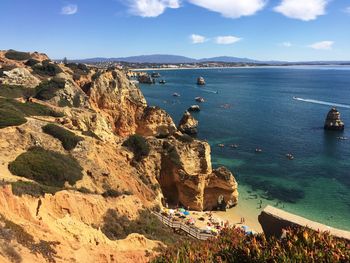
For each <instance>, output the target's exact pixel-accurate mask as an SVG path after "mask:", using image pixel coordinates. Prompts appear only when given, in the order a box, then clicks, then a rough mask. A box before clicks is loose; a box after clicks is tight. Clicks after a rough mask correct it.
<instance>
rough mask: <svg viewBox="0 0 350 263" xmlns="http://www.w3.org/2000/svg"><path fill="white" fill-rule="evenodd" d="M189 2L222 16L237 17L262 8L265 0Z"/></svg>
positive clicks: (192, 0)
mask: <svg viewBox="0 0 350 263" xmlns="http://www.w3.org/2000/svg"><path fill="white" fill-rule="evenodd" d="M189 2H190V3H192V4H194V5H197V6H200V7H203V8H206V9H209V10H211V11H214V12H218V13H220V14H221V15H223V16H224V17H229V18H239V17H241V16H250V15H254V14H255V13H256V12H258V11H259V10H261V9H263V8H264V6H265V5H266V3H267V0H189Z"/></svg>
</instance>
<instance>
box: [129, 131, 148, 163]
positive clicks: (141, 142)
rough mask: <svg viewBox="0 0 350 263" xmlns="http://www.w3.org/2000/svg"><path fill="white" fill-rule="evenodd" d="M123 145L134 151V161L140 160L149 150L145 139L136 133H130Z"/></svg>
mask: <svg viewBox="0 0 350 263" xmlns="http://www.w3.org/2000/svg"><path fill="white" fill-rule="evenodd" d="M123 146H125V147H127V148H128V149H129V150H131V151H132V152H133V153H134V156H135V157H134V158H135V160H136V161H141V160H142V159H143V158H145V157H146V156H147V155H148V154H149V152H150V147H149V145H148V143H147V141H146V139H145V138H144V137H143V136H141V135H137V134H135V135H131V136H130V137H129V138H128V139H127V140H126V141H124V143H123Z"/></svg>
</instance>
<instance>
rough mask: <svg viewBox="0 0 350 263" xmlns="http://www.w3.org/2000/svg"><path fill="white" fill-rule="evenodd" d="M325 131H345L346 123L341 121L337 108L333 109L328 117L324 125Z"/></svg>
mask: <svg viewBox="0 0 350 263" xmlns="http://www.w3.org/2000/svg"><path fill="white" fill-rule="evenodd" d="M324 128H325V130H334V131H342V130H344V123H343V122H342V120H341V119H340V113H339V111H338V110H337V109H336V108H332V109H331V110H330V111H329V112H328V114H327V117H326V121H325V124H324Z"/></svg>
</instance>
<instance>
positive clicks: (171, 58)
mask: <svg viewBox="0 0 350 263" xmlns="http://www.w3.org/2000/svg"><path fill="white" fill-rule="evenodd" d="M75 61H79V62H83V63H96V62H108V61H115V62H128V63H156V64H180V63H182V64H185V63H203V62H224V63H263V62H262V61H258V60H253V59H249V58H238V57H228V56H222V57H213V58H203V59H194V58H189V57H185V56H177V55H162V54H157V55H142V56H132V57H119V58H102V57H97V58H87V59H81V60H75Z"/></svg>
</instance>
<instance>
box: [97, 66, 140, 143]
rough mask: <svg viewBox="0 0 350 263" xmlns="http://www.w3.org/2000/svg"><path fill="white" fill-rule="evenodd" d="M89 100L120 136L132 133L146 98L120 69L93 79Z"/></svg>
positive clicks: (134, 130)
mask: <svg viewBox="0 0 350 263" xmlns="http://www.w3.org/2000/svg"><path fill="white" fill-rule="evenodd" d="M90 102H91V104H92V105H93V107H94V108H95V110H96V111H97V112H101V114H102V115H104V116H105V117H106V118H107V119H108V120H109V121H110V123H111V125H112V129H113V130H114V132H115V133H116V134H118V135H120V136H124V137H125V136H128V135H130V134H134V133H135V132H136V129H137V120H138V119H140V117H141V116H142V114H143V111H144V108H145V107H146V100H145V98H144V97H143V95H142V93H141V91H140V90H139V89H138V88H137V87H136V86H135V85H134V84H132V83H130V81H129V80H128V79H127V77H126V76H125V74H123V73H122V72H120V71H107V72H105V73H102V74H101V75H100V76H99V77H98V78H97V79H96V80H95V81H93V83H92V86H91V90H90Z"/></svg>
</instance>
